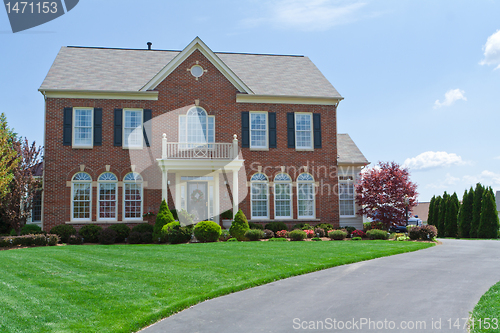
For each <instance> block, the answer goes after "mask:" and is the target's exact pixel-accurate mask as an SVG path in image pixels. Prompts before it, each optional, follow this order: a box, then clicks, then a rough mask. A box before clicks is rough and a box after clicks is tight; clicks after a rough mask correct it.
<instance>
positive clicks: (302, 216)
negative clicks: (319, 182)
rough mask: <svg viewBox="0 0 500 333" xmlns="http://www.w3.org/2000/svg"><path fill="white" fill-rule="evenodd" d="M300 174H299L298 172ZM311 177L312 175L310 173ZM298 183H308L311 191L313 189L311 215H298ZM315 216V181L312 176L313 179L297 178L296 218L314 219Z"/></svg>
mask: <svg viewBox="0 0 500 333" xmlns="http://www.w3.org/2000/svg"><path fill="white" fill-rule="evenodd" d="M299 176H300V174H299ZM311 177H312V175H311ZM300 184H310V185H312V191H313V215H311V216H308V215H299V214H300V209H299V185H300ZM315 218H316V183H315V182H314V177H313V180H312V181H311V180H297V219H315Z"/></svg>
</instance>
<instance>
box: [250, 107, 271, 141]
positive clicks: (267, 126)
mask: <svg viewBox="0 0 500 333" xmlns="http://www.w3.org/2000/svg"><path fill="white" fill-rule="evenodd" d="M259 113H260V114H262V113H263V114H265V115H266V145H265V146H252V114H259ZM249 114H250V116H249V130H250V150H269V115H268V112H267V111H250V112H249Z"/></svg>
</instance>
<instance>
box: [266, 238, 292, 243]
mask: <svg viewBox="0 0 500 333" xmlns="http://www.w3.org/2000/svg"><path fill="white" fill-rule="evenodd" d="M268 242H288V239H286V238H271V239H268Z"/></svg>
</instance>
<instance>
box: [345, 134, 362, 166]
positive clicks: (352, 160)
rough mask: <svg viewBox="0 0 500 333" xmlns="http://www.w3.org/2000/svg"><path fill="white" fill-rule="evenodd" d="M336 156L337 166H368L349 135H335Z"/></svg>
mask: <svg viewBox="0 0 500 333" xmlns="http://www.w3.org/2000/svg"><path fill="white" fill-rule="evenodd" d="M337 155H338V158H337V162H338V164H362V165H368V164H370V162H368V160H367V159H366V157H365V156H364V155H363V153H362V152H361V150H359V148H358V146H356V144H355V143H354V141H352V139H351V137H350V136H349V134H337Z"/></svg>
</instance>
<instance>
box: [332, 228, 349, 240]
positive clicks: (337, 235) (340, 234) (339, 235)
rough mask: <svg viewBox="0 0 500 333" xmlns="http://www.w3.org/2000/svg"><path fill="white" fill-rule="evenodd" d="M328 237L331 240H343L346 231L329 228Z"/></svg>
mask: <svg viewBox="0 0 500 333" xmlns="http://www.w3.org/2000/svg"><path fill="white" fill-rule="evenodd" d="M328 237H330V239H332V240H343V239H345V238H346V237H347V232H346V231H343V230H331V231H329V232H328Z"/></svg>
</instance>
